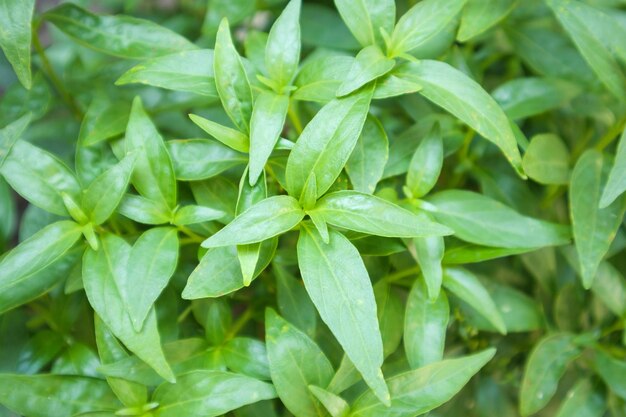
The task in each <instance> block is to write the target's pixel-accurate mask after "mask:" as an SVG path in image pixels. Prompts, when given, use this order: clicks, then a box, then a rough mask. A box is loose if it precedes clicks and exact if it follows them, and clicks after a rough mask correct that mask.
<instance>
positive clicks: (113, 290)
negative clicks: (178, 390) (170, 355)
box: [83, 235, 175, 381]
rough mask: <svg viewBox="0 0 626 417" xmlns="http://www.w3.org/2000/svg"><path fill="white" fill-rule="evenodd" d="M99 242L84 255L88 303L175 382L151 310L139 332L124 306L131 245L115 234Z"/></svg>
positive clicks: (134, 349) (132, 347)
mask: <svg viewBox="0 0 626 417" xmlns="http://www.w3.org/2000/svg"><path fill="white" fill-rule="evenodd" d="M100 242H101V246H100V249H99V250H98V251H94V250H93V249H87V251H86V252H85V256H84V258H83V283H84V285H85V292H86V293H87V298H88V299H89V303H90V304H91V306H92V307H93V309H94V310H95V311H96V313H98V315H99V316H100V317H101V318H102V321H104V323H105V324H106V325H107V327H108V328H109V329H111V331H112V332H113V334H114V335H115V336H116V337H117V338H118V339H120V340H121V341H122V343H124V345H125V346H126V347H127V348H128V349H129V350H130V351H132V352H133V353H135V354H136V355H138V356H139V357H140V358H141V359H142V360H143V361H145V362H146V363H147V364H149V365H150V366H151V367H152V368H154V370H155V371H157V372H158V373H159V375H161V376H162V377H163V378H165V379H167V380H171V381H174V380H175V377H174V374H173V373H172V370H171V368H170V366H169V365H168V363H167V361H166V360H165V356H164V355H163V350H162V349H161V339H160V336H159V331H158V329H157V322H156V313H155V311H154V309H152V310H151V311H150V313H149V314H148V317H147V319H146V322H145V323H144V326H143V328H142V330H141V331H139V332H138V331H136V330H135V329H134V327H133V324H132V321H131V319H130V316H129V313H128V309H127V307H126V303H125V297H124V294H128V292H129V288H128V287H127V286H128V285H132V283H129V282H128V279H127V274H128V272H127V269H126V265H127V262H128V259H129V256H130V254H131V246H130V245H129V244H128V243H126V242H125V241H124V240H123V239H122V238H120V237H117V236H115V235H105V236H103V237H101V239H100ZM113 260H115V261H113Z"/></svg>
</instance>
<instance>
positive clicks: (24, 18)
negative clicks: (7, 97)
mask: <svg viewBox="0 0 626 417" xmlns="http://www.w3.org/2000/svg"><path fill="white" fill-rule="evenodd" d="M34 9H35V0H23V1H12V0H4V1H2V2H0V27H2V30H1V31H0V47H1V48H2V51H3V52H4V56H6V58H7V60H8V61H9V62H10V63H11V65H12V66H13V70H14V71H15V74H17V78H18V79H19V80H20V82H21V83H22V85H23V86H24V87H26V88H27V89H29V90H30V88H31V85H32V75H31V69H30V46H31V45H30V44H31V21H32V19H33V11H34ZM0 165H1V164H0Z"/></svg>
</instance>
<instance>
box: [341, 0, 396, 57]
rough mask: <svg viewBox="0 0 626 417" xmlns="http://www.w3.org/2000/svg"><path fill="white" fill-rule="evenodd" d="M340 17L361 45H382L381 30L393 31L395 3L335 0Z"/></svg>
mask: <svg viewBox="0 0 626 417" xmlns="http://www.w3.org/2000/svg"><path fill="white" fill-rule="evenodd" d="M335 5H336V6H337V10H339V14H341V18H342V19H343V21H344V22H345V23H346V25H347V26H348V28H349V29H350V32H352V34H353V35H354V37H355V38H356V39H357V40H358V41H359V43H360V44H361V46H363V47H366V46H370V45H375V44H378V45H382V44H383V37H382V34H381V30H384V31H385V32H386V33H391V32H392V31H393V26H394V23H395V20H396V5H395V2H394V1H392V0H382V1H380V0H378V1H377V0H335Z"/></svg>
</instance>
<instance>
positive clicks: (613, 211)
mask: <svg viewBox="0 0 626 417" xmlns="http://www.w3.org/2000/svg"><path fill="white" fill-rule="evenodd" d="M606 175H607V167H606V165H605V164H604V163H603V158H602V154H601V153H600V152H598V151H596V150H588V151H586V152H585V153H584V154H583V155H582V156H581V157H580V158H579V160H578V162H577V163H576V166H575V167H574V171H573V172H572V177H571V181H570V189H569V203H570V216H571V219H572V230H573V233H574V243H575V246H576V252H577V253H578V260H579V265H580V275H581V277H582V281H583V286H584V287H585V288H587V289H589V288H590V287H591V285H592V283H593V279H594V277H595V275H596V271H597V269H598V265H599V264H600V262H601V261H602V258H604V256H605V255H606V253H607V252H608V250H609V247H610V245H611V242H612V241H613V239H614V238H615V234H616V232H617V229H618V228H619V227H620V224H621V223H622V219H623V217H624V212H625V211H626V199H619V200H616V201H614V202H613V203H612V204H611V205H610V206H608V207H606V208H603V209H601V208H599V207H598V206H599V204H600V195H601V192H602V184H603V183H604V182H605V179H606Z"/></svg>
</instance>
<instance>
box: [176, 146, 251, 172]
mask: <svg viewBox="0 0 626 417" xmlns="http://www.w3.org/2000/svg"><path fill="white" fill-rule="evenodd" d="M167 151H168V152H169V154H170V156H171V158H172V164H173V165H174V171H175V172H176V178H177V179H178V180H180V181H198V180H204V179H207V178H211V177H214V176H216V175H219V174H221V173H222V172H224V171H226V170H228V169H230V168H232V167H235V166H237V165H242V164H245V163H246V162H248V158H247V157H246V156H245V155H244V154H242V153H239V152H237V151H234V150H232V149H230V148H228V147H226V146H224V145H222V144H221V143H217V142H215V141H212V140H208V139H180V140H170V141H168V142H167Z"/></svg>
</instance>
